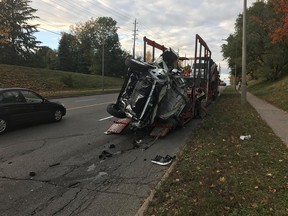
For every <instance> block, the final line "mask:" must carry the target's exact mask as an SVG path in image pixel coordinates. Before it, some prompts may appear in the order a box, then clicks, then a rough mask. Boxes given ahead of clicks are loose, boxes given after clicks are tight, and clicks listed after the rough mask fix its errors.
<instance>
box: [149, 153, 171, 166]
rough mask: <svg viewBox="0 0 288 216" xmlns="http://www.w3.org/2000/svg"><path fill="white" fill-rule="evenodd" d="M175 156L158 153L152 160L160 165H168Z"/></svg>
mask: <svg viewBox="0 0 288 216" xmlns="http://www.w3.org/2000/svg"><path fill="white" fill-rule="evenodd" d="M175 158H176V157H175V156H174V157H171V156H170V155H166V156H165V157H163V156H161V155H157V156H156V157H155V158H154V159H152V160H151V162H152V163H155V164H158V165H162V166H166V165H168V164H170V163H172V161H173V159H175Z"/></svg>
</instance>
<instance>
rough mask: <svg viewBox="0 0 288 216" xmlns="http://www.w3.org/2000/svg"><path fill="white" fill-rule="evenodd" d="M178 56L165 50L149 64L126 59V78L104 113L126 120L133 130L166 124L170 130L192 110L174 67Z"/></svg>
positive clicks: (182, 83)
mask: <svg viewBox="0 0 288 216" xmlns="http://www.w3.org/2000/svg"><path fill="white" fill-rule="evenodd" d="M178 60H179V56H178V54H177V53H176V52H175V51H174V50H172V49H171V48H170V49H166V50H165V51H164V52H163V53H162V54H161V55H160V56H159V57H158V58H157V59H156V60H155V61H153V62H152V63H151V64H149V63H146V62H142V61H139V60H136V59H132V58H128V59H126V61H125V64H126V65H127V67H128V72H127V76H126V78H125V80H124V83H123V86H122V89H121V91H120V93H119V95H118V98H117V101H116V103H113V104H109V105H108V106H107V112H108V113H109V114H111V115H113V116H115V117H117V118H127V119H129V126H130V128H131V129H133V130H137V129H143V128H146V127H149V126H151V125H153V124H155V123H169V124H172V125H173V127H175V126H177V125H178V124H182V122H181V113H182V112H183V110H191V109H192V107H193V104H192V101H191V98H189V94H187V92H191V87H189V86H187V85H186V83H185V81H184V79H183V78H182V77H181V74H182V69H180V68H179V67H178V65H177V64H178Z"/></svg>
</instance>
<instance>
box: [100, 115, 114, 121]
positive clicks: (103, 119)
mask: <svg viewBox="0 0 288 216" xmlns="http://www.w3.org/2000/svg"><path fill="white" fill-rule="evenodd" d="M110 118H113V116H108V117H106V118H102V119H99V120H98V121H105V120H107V119H110Z"/></svg>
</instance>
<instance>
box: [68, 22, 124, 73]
mask: <svg viewBox="0 0 288 216" xmlns="http://www.w3.org/2000/svg"><path fill="white" fill-rule="evenodd" d="M116 25H117V22H116V21H115V20H113V19H112V18H111V17H99V18H97V19H93V18H91V19H90V20H88V21H86V22H85V23H79V24H76V25H75V26H72V27H71V32H72V34H73V35H75V37H76V38H77V40H78V42H79V47H80V50H81V53H82V55H81V56H82V59H81V62H82V64H81V65H82V66H84V67H82V68H85V67H88V68H89V70H90V73H94V74H101V73H102V53H103V51H104V55H105V58H104V64H105V65H104V68H105V75H115V74H118V71H119V67H120V68H123V65H124V61H125V60H124V58H125V55H126V53H125V52H123V51H122V50H121V47H120V43H119V38H118V34H117V30H118V27H117V26H116ZM83 57H84V58H83ZM119 59H120V60H121V62H119ZM119 64H120V65H119ZM88 65H89V66H88ZM121 70H122V69H121Z"/></svg>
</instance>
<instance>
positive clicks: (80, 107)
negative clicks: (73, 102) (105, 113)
mask: <svg viewBox="0 0 288 216" xmlns="http://www.w3.org/2000/svg"><path fill="white" fill-rule="evenodd" d="M109 103H111V102H106V103H99V104H91V105H86V106H79V107H71V108H67V110H76V109H82V108H88V107H95V106H101V105H105V104H109Z"/></svg>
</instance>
